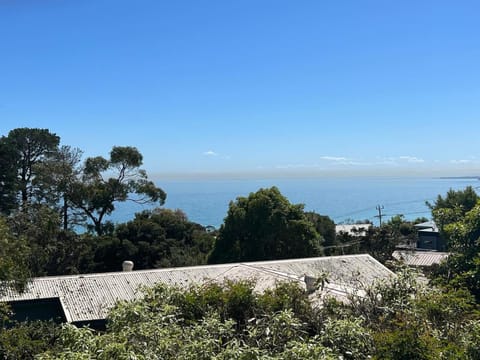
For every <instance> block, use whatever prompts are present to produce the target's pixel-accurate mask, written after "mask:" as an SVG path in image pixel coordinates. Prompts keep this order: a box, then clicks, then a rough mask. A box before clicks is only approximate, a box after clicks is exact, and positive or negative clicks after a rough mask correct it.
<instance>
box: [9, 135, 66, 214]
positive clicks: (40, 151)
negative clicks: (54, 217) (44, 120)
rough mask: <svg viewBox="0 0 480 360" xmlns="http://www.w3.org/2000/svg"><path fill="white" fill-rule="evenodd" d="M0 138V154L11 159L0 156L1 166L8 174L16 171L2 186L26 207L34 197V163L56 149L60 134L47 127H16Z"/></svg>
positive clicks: (39, 161) (36, 164) (35, 172)
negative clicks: (0, 151)
mask: <svg viewBox="0 0 480 360" xmlns="http://www.w3.org/2000/svg"><path fill="white" fill-rule="evenodd" d="M0 142H1V143H2V147H3V153H2V157H5V156H10V159H3V160H2V170H3V171H5V172H6V173H8V174H12V173H15V177H14V178H12V177H8V178H7V179H6V181H7V183H6V184H5V185H3V188H5V189H8V190H10V191H11V193H10V194H9V195H8V196H9V197H10V198H12V197H13V196H15V197H18V198H19V200H20V205H21V206H22V208H25V207H26V206H28V204H30V203H31V202H32V201H33V200H34V199H35V195H36V188H35V184H34V180H35V177H36V175H37V170H36V169H37V166H38V165H39V164H41V163H44V162H45V161H46V160H47V159H49V158H50V157H51V156H52V155H53V154H54V153H55V152H56V151H57V149H58V144H59V142H60V137H58V136H57V135H56V134H53V133H51V132H50V131H49V130H48V129H36V128H17V129H14V130H11V131H10V132H9V133H8V136H6V137H2V139H1V140H0ZM3 167H5V168H3ZM3 171H2V172H3ZM12 182H13V183H12Z"/></svg>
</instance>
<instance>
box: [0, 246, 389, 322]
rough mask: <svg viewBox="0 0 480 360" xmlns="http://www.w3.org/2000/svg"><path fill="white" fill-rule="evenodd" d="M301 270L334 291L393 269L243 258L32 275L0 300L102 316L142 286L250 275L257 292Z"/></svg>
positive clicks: (344, 260)
mask: <svg viewBox="0 0 480 360" xmlns="http://www.w3.org/2000/svg"><path fill="white" fill-rule="evenodd" d="M306 274H308V275H310V276H314V277H315V276H317V277H318V276H320V275H322V274H327V278H328V279H329V281H330V285H329V286H330V287H331V290H332V291H333V292H334V293H335V292H339V291H340V292H341V290H339V289H348V288H352V287H354V286H356V285H358V283H362V284H370V283H372V282H373V281H375V280H376V279H384V278H387V277H390V276H392V274H393V273H392V272H391V271H390V270H388V269H387V268H386V267H384V266H383V265H382V264H380V263H379V262H378V261H376V260H375V259H373V258H372V257H371V256H369V255H347V256H332V257H317V258H305V259H293V260H279V261H261V262H250V263H247V262H245V263H233V264H221V265H208V266H194V267H182V268H168V269H154V270H139V271H130V272H113V273H99V274H85V275H75V276H55V277H53V276H52V277H42V278H34V279H32V280H31V281H30V283H29V284H28V286H27V289H26V291H25V292H24V293H21V294H20V293H17V292H15V291H12V290H9V291H7V293H6V294H5V295H4V296H2V297H0V301H21V300H35V299H47V298H59V299H60V301H61V303H62V306H63V310H64V312H65V315H66V318H67V321H72V322H83V321H92V320H98V319H105V318H106V316H107V313H108V310H109V309H110V308H111V307H112V306H113V305H114V304H115V303H116V302H117V301H119V300H133V299H135V298H138V297H140V296H141V292H139V288H140V287H142V286H153V285H155V284H156V283H165V284H169V285H175V286H180V287H187V286H189V285H192V284H201V283H205V282H207V281H218V282H223V281H224V280H226V279H229V280H242V279H252V280H256V288H255V289H256V290H257V291H260V292H261V291H264V290H266V289H268V288H272V287H273V286H274V285H275V284H276V283H278V282H280V281H296V282H299V284H302V286H304V281H303V279H304V276H305V275H306ZM327 287H328V286H327ZM327 290H328V289H327ZM345 291H346V290H345ZM345 291H344V292H345Z"/></svg>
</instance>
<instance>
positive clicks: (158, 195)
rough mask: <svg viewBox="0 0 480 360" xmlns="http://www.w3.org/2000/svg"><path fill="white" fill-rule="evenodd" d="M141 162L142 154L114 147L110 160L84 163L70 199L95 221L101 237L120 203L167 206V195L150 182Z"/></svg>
mask: <svg viewBox="0 0 480 360" xmlns="http://www.w3.org/2000/svg"><path fill="white" fill-rule="evenodd" d="M142 163H143V156H142V154H141V153H140V152H139V151H138V150H137V148H135V147H130V146H114V147H113V148H112V150H111V152H110V158H109V159H105V158H104V157H102V156H97V157H90V158H87V159H86V160H85V163H84V166H83V169H82V173H81V176H80V178H79V179H77V180H76V181H75V182H74V183H72V184H71V188H70V193H69V200H70V201H71V203H72V205H73V207H74V208H76V209H79V210H81V211H82V212H83V214H84V215H85V216H87V217H88V219H90V220H91V221H92V222H93V228H94V230H95V232H96V233H97V234H98V235H102V234H103V233H104V231H105V226H104V220H105V216H106V215H109V214H111V213H112V212H113V211H114V210H115V203H117V202H123V201H133V202H136V203H140V204H146V203H157V204H159V205H163V204H164V202H165V199H166V193H165V192H164V191H163V190H162V189H161V188H159V187H157V186H156V185H155V184H154V183H153V182H152V181H150V180H148V176H147V173H146V171H145V170H143V169H141V168H140V166H141V165H142Z"/></svg>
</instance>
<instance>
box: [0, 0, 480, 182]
mask: <svg viewBox="0 0 480 360" xmlns="http://www.w3.org/2000/svg"><path fill="white" fill-rule="evenodd" d="M479 13H480V3H478V2H477V1H466V0H465V1H459V2H453V1H441V0H440V1H439V0H436V1H385V0H378V1H368V0H365V1H353V0H352V1H341V0H339V1H282V0H272V1H261V0H255V1H250V0H244V1H241V0H239V1H225V0H223V1H158V0H155V1H142V0H139V1H122V0H95V1H93V0H82V1H67V0H44V1H33V0H25V1H14V0H3V1H0V34H1V41H0V134H2V135H6V134H7V133H8V131H9V130H11V129H13V128H16V127H39V128H48V129H50V130H51V131H52V132H55V133H56V134H58V135H59V136H60V137H61V139H62V143H63V144H66V145H72V146H75V147H79V148H81V149H82V150H84V151H85V154H86V155H87V156H90V155H103V156H108V152H109V150H110V148H111V147H112V146H113V145H131V146H136V147H138V149H139V150H140V151H141V152H142V153H143V155H144V167H145V168H146V170H147V171H148V172H149V174H151V175H153V176H159V177H162V176H164V177H168V176H200V175H203V176H205V175H218V176H222V175H223V176H225V175H238V176H240V175H243V176H257V175H260V174H262V175H269V176H270V175H312V174H313V175H323V174H337V173H338V174H339V173H342V174H382V175H383V174H387V175H388V174H432V173H435V174H441V175H452V176H454V175H479V174H480V150H479V146H478V137H479V135H480V102H479V100H480V65H479V64H480V26H478V14H479Z"/></svg>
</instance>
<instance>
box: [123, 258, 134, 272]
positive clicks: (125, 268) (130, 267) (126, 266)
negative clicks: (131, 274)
mask: <svg viewBox="0 0 480 360" xmlns="http://www.w3.org/2000/svg"><path fill="white" fill-rule="evenodd" d="M122 269H123V271H132V270H133V261H130V260H125V261H124V262H123V263H122Z"/></svg>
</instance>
